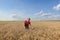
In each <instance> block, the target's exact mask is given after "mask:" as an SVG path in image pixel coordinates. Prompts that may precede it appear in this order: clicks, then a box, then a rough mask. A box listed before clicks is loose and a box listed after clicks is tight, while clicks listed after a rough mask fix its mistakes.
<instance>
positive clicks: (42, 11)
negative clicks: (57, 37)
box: [0, 0, 60, 21]
mask: <svg viewBox="0 0 60 40" xmlns="http://www.w3.org/2000/svg"><path fill="white" fill-rule="evenodd" d="M28 17H30V18H31V19H32V20H60V0H0V20H1V21H2V20H3V21H5V20H24V19H26V18H28Z"/></svg>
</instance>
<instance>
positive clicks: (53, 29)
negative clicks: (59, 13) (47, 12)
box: [0, 21, 60, 40]
mask: <svg viewBox="0 0 60 40" xmlns="http://www.w3.org/2000/svg"><path fill="white" fill-rule="evenodd" d="M23 24H24V23H23V22H21V21H10V22H5V21H1V22H0V40H60V21H33V22H31V26H30V28H29V29H25V28H24V25H23Z"/></svg>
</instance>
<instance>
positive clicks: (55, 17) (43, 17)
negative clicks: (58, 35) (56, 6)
mask: <svg viewBox="0 0 60 40" xmlns="http://www.w3.org/2000/svg"><path fill="white" fill-rule="evenodd" d="M34 17H35V18H36V19H37V18H38V19H40V20H60V14H57V15H55V14H53V13H45V12H44V11H40V12H37V13H35V14H34Z"/></svg>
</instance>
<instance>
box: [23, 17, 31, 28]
mask: <svg viewBox="0 0 60 40" xmlns="http://www.w3.org/2000/svg"><path fill="white" fill-rule="evenodd" d="M29 25H31V22H30V18H28V19H27V20H25V21H24V26H25V28H26V29H29Z"/></svg>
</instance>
